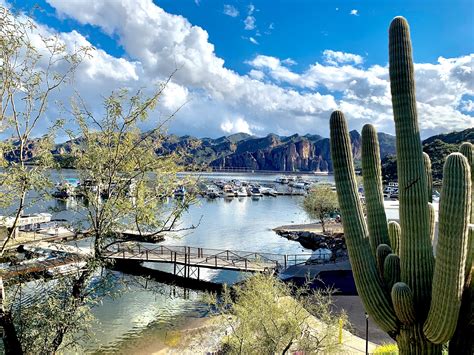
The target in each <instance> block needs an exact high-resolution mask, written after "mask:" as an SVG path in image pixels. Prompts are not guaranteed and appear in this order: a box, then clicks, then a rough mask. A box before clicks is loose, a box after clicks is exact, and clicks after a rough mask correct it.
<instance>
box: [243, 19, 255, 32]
mask: <svg viewBox="0 0 474 355" xmlns="http://www.w3.org/2000/svg"><path fill="white" fill-rule="evenodd" d="M244 25H245V27H244V28H245V29H246V30H247V31H251V30H253V29H255V26H256V25H255V17H253V16H247V17H246V18H245V20H244Z"/></svg>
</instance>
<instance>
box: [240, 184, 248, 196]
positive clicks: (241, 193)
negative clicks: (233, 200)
mask: <svg viewBox="0 0 474 355" xmlns="http://www.w3.org/2000/svg"><path fill="white" fill-rule="evenodd" d="M247 196H248V192H247V189H246V188H245V187H243V186H242V187H241V188H240V189H238V190H237V197H247Z"/></svg>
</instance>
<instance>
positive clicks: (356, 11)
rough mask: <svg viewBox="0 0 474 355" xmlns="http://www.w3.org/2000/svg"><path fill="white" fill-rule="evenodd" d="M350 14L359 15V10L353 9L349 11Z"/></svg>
mask: <svg viewBox="0 0 474 355" xmlns="http://www.w3.org/2000/svg"><path fill="white" fill-rule="evenodd" d="M349 14H350V15H353V16H359V10H356V9H353V10H351V12H349Z"/></svg>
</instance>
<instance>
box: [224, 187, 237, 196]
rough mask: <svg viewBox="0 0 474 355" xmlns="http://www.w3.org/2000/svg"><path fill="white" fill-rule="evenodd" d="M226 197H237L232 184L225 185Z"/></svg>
mask: <svg viewBox="0 0 474 355" xmlns="http://www.w3.org/2000/svg"><path fill="white" fill-rule="evenodd" d="M223 190H224V197H235V191H234V189H233V188H232V186H231V185H224V189H223Z"/></svg>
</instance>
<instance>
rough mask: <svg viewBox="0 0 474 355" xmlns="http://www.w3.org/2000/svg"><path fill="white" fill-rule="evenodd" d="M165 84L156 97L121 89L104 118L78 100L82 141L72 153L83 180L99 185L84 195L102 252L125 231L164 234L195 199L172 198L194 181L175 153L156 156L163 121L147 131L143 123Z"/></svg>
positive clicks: (75, 109) (151, 235)
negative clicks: (185, 174) (143, 130)
mask: <svg viewBox="0 0 474 355" xmlns="http://www.w3.org/2000/svg"><path fill="white" fill-rule="evenodd" d="M163 89H164V86H162V87H160V88H159V89H158V90H157V91H155V92H154V93H153V94H152V95H151V96H147V95H145V94H144V93H143V92H142V91H138V92H136V93H134V94H131V93H129V92H128V91H127V90H120V91H116V92H114V93H112V94H111V95H110V96H109V97H107V98H106V99H105V100H104V107H105V114H104V116H103V117H102V118H100V119H99V118H95V117H94V116H93V115H92V114H91V112H90V111H89V110H88V109H87V107H86V105H85V104H84V103H83V102H82V101H81V100H75V101H74V102H73V114H74V116H75V119H76V122H77V125H78V126H79V127H80V131H79V132H77V135H78V136H80V137H81V140H80V145H79V146H77V147H75V148H74V150H73V151H72V154H73V155H74V156H75V157H76V165H77V170H78V172H79V176H80V178H81V180H82V181H91V182H93V184H94V185H95V186H96V187H97V188H96V189H95V190H92V189H91V190H86V191H84V195H85V199H86V200H87V201H88V203H87V204H86V206H85V208H86V210H87V214H86V215H87V222H88V224H89V225H90V226H91V229H92V232H93V235H94V238H95V250H96V253H99V255H100V252H101V250H102V248H103V247H106V243H107V242H114V241H115V240H114V238H115V237H117V236H118V234H117V232H118V231H121V230H125V229H133V230H135V231H137V232H138V233H139V234H140V235H143V234H144V233H146V234H147V237H148V238H149V239H153V238H157V239H159V238H161V234H162V233H164V232H170V231H173V229H174V228H175V227H176V224H177V222H178V221H179V218H180V216H181V214H182V213H183V212H184V211H185V210H186V209H187V207H188V206H189V205H190V204H191V203H193V202H194V195H193V194H192V193H188V194H187V196H186V198H185V199H184V200H175V201H173V202H169V201H168V200H169V199H170V198H172V197H173V196H174V191H175V189H176V188H177V187H178V186H180V185H186V186H188V187H189V186H191V185H192V184H193V183H194V180H193V179H192V178H191V177H189V178H184V179H180V178H178V176H177V173H178V171H179V167H178V165H177V160H178V157H177V156H176V155H175V154H167V155H161V156H156V154H155V150H154V147H156V144H157V141H156V139H157V138H156V137H159V136H160V135H159V133H160V130H161V129H163V124H164V122H155V125H156V127H157V128H156V129H154V130H153V131H149V132H148V133H147V134H142V133H141V132H140V130H139V128H138V125H139V124H140V123H141V122H143V121H144V120H146V119H147V117H148V114H149V112H150V111H151V110H153V109H154V108H155V106H156V104H157V102H158V98H159V97H160V95H161V93H162V90H163ZM152 134H154V139H152V137H151V135H152ZM111 237H112V240H110V238H111Z"/></svg>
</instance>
